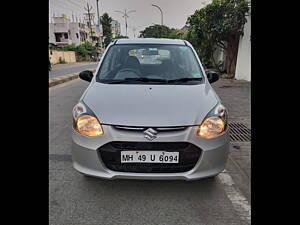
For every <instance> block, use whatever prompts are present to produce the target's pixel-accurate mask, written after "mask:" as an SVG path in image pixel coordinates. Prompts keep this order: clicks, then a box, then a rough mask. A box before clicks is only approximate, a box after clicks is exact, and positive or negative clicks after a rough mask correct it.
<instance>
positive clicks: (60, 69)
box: [49, 62, 98, 78]
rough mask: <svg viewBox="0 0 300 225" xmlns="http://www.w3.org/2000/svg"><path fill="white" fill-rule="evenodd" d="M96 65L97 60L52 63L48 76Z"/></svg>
mask: <svg viewBox="0 0 300 225" xmlns="http://www.w3.org/2000/svg"><path fill="white" fill-rule="evenodd" d="M97 65H98V62H95V63H76V64H70V65H68V64H61V65H54V66H53V68H52V70H51V71H50V73H49V78H54V77H59V76H63V75H67V74H71V73H80V72H81V71H83V70H92V69H96V67H97Z"/></svg>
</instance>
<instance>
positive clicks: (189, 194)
mask: <svg viewBox="0 0 300 225" xmlns="http://www.w3.org/2000/svg"><path fill="white" fill-rule="evenodd" d="M87 85H88V83H87V82H84V81H82V80H79V79H76V80H72V81H69V82H67V83H64V84H59V85H57V86H55V87H51V88H50V89H49V92H50V93H49V94H50V130H49V133H50V136H49V139H50V140H49V142H50V146H49V220H50V221H49V222H50V223H49V224H53V225H54V224H76V225H80V224H85V225H88V224H97V225H98V224H139V225H140V224H172V225H173V224H182V225H183V224H184V225H186V224H195V225H196V224H197V225H199V224H203V225H204V224H205V225H218V224H220V225H221V224H222V225H224V224H249V218H246V217H247V213H248V212H247V210H248V211H249V204H248V202H250V185H249V184H250V155H251V147H250V143H249V142H244V143H242V142H241V143H232V144H231V155H230V159H229V160H228V163H227V166H226V170H227V172H226V173H223V174H221V176H220V175H219V176H218V178H217V179H216V180H210V179H205V180H199V181H193V182H185V181H140V180H115V181H107V180H101V179H96V178H85V177H83V176H82V175H81V174H79V173H77V172H76V171H75V170H74V169H73V168H72V164H71V156H70V154H71V150H70V144H71V134H70V130H71V126H72V115H71V110H72V108H73V106H74V105H75V104H76V103H77V101H78V99H79V98H80V96H81V94H82V92H83V91H84V90H85V88H86V87H87ZM213 86H214V87H215V90H216V91H217V93H218V94H219V96H220V98H221V99H222V100H223V103H224V105H225V106H226V107H227V108H228V109H229V112H230V116H229V119H230V120H231V121H240V122H243V123H245V124H247V125H250V83H249V82H230V81H228V80H220V81H218V82H216V83H215V84H213ZM231 178H232V180H231ZM244 197H245V198H244Z"/></svg>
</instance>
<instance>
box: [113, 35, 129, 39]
mask: <svg viewBox="0 0 300 225" xmlns="http://www.w3.org/2000/svg"><path fill="white" fill-rule="evenodd" d="M121 38H128V37H127V36H123V35H117V36H116V37H115V38H114V39H121Z"/></svg>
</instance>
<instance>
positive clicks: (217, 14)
mask: <svg viewBox="0 0 300 225" xmlns="http://www.w3.org/2000/svg"><path fill="white" fill-rule="evenodd" d="M248 12H249V3H248V1H247V0H213V2H212V3H211V4H209V5H207V6H206V7H205V8H202V9H200V10H196V12H195V13H194V14H193V15H192V16H190V17H189V18H188V20H187V24H188V25H189V33H190V37H191V39H192V41H194V42H195V43H196V45H197V46H198V47H201V49H198V51H203V52H202V56H204V55H205V56H206V57H207V58H210V59H211V60H214V58H213V53H214V50H215V48H216V47H220V48H222V49H224V50H225V52H226V72H227V74H229V75H230V76H231V77H234V74H235V67H236V61H237V53H238V45H239V39H240V36H241V35H243V30H244V24H245V23H246V21H247V19H246V16H247V14H248ZM203 48H205V49H203ZM214 64H215V62H214Z"/></svg>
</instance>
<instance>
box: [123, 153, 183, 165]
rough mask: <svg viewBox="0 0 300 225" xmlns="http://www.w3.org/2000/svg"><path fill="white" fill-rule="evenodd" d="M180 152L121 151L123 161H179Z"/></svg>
mask: <svg viewBox="0 0 300 225" xmlns="http://www.w3.org/2000/svg"><path fill="white" fill-rule="evenodd" d="M178 162H179V152H165V151H121V163H178Z"/></svg>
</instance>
